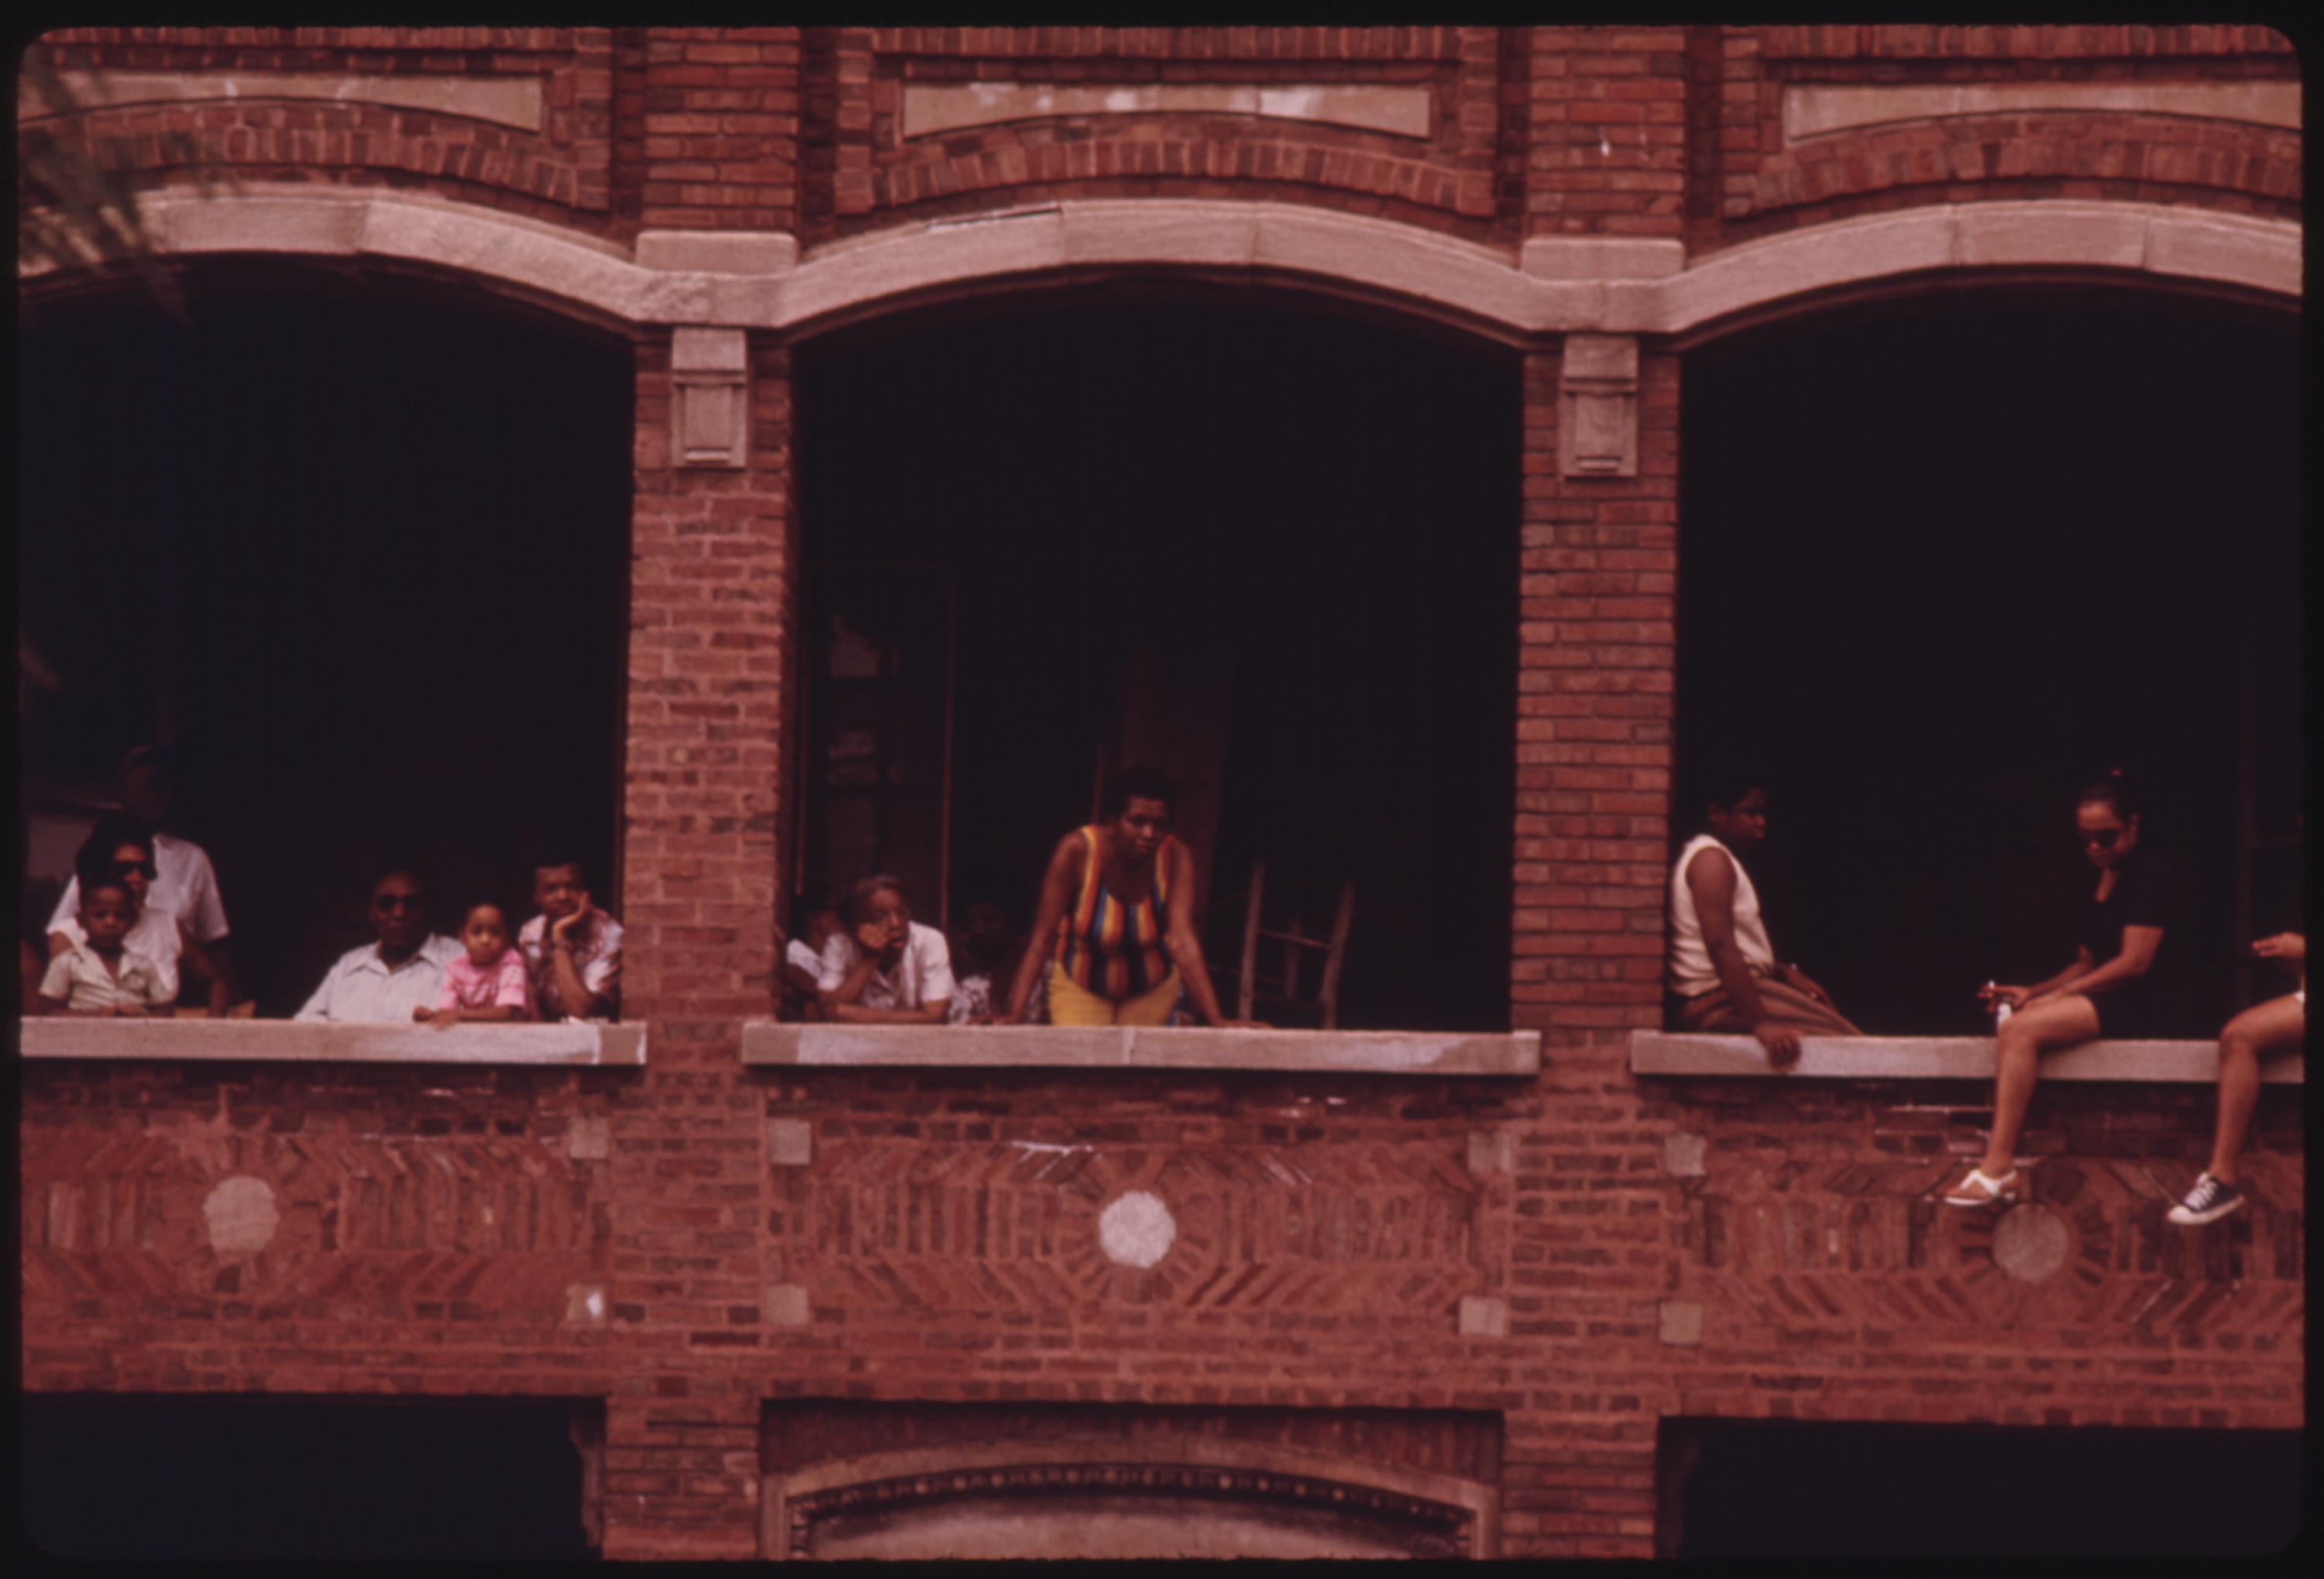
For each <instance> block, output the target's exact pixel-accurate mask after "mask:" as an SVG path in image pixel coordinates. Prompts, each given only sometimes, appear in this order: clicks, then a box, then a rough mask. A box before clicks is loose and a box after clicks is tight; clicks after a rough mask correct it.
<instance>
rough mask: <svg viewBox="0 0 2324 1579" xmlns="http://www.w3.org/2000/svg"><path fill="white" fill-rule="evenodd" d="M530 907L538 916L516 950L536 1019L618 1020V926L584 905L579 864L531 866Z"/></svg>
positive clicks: (586, 895) (586, 899)
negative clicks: (527, 977) (527, 973)
mask: <svg viewBox="0 0 2324 1579" xmlns="http://www.w3.org/2000/svg"><path fill="white" fill-rule="evenodd" d="M532 902H533V903H534V904H537V905H539V907H540V914H539V915H538V916H535V917H534V918H533V919H531V920H530V921H527V922H526V923H525V924H524V930H522V931H521V932H519V933H518V934H517V946H519V947H521V948H522V949H523V950H524V962H525V968H526V969H527V970H528V971H530V973H531V975H532V1001H533V1002H534V1003H535V1004H536V1005H537V1006H538V1007H539V1010H540V1017H541V1018H542V1019H543V1020H593V1019H598V1018H604V1019H608V1020H612V1019H617V1018H619V1017H620V1013H621V993H622V924H621V923H620V922H619V921H616V920H614V919H613V917H611V916H609V915H607V914H606V913H605V912H604V911H603V910H599V909H598V908H597V907H596V906H595V905H593V904H591V903H590V902H589V890H588V886H587V885H586V883H584V882H582V879H581V863H579V862H577V861H566V862H562V863H558V864H557V865H554V866H536V867H534V868H533V871H532Z"/></svg>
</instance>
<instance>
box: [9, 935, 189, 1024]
mask: <svg viewBox="0 0 2324 1579" xmlns="http://www.w3.org/2000/svg"><path fill="white" fill-rule="evenodd" d="M41 996H42V997H43V998H61V999H63V1000H64V1003H65V1007H66V1008H68V1009H74V1010H78V1011H82V1012H84V1013H86V1012H88V1011H91V1010H96V1009H110V1008H113V1007H114V1006H115V1004H134V1005H135V1006H136V1007H138V1008H141V1009H159V1008H161V1007H162V1006H163V1005H164V1004H166V1003H168V1002H170V999H169V997H168V996H166V995H164V994H163V993H162V991H161V971H160V970H159V969H157V968H156V967H155V965H154V964H153V962H152V960H150V959H148V958H146V957H145V956H143V955H142V954H140V953H138V952H137V951H136V950H135V949H134V948H130V947H127V946H124V947H123V948H122V950H121V974H118V975H115V974H114V973H113V972H111V971H109V970H107V969H106V968H105V962H104V961H103V960H101V959H99V958H98V957H97V951H96V950H95V949H93V948H91V947H89V946H88V944H86V943H76V944H74V945H73V946H71V947H70V948H69V949H67V950H66V951H65V952H64V953H62V954H60V955H59V956H56V957H55V958H54V959H52V960H51V961H49V968H48V974H45V975H43V976H42V978H41Z"/></svg>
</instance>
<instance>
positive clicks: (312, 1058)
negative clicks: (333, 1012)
mask: <svg viewBox="0 0 2324 1579" xmlns="http://www.w3.org/2000/svg"><path fill="white" fill-rule="evenodd" d="M18 1027H19V1030H18V1038H17V1041H18V1048H19V1050H20V1052H21V1054H22V1056H23V1057H26V1058H157V1059H168V1060H171V1061H172V1062H188V1063H240V1062H245V1061H255V1062H264V1063H309V1064H561V1065H638V1064H643V1063H644V1062H645V1061H646V1028H645V1027H644V1026H643V1025H642V1024H630V1025H613V1024H604V1023H595V1022H593V1023H590V1024H586V1025H456V1026H454V1027H453V1028H452V1029H451V1030H437V1029H436V1028H435V1027H433V1026H427V1025H318V1024H308V1023H300V1022H294V1021H291V1020H81V1019H75V1018H73V1017H70V1016H67V1015H40V1016H36V1017H33V1018H31V1019H26V1020H20V1021H18Z"/></svg>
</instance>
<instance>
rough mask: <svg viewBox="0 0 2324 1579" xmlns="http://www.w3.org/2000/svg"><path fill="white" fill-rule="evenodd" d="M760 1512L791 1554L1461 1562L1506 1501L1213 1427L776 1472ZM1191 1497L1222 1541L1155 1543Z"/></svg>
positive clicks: (1490, 1544)
mask: <svg viewBox="0 0 2324 1579" xmlns="http://www.w3.org/2000/svg"><path fill="white" fill-rule="evenodd" d="M1190 1507H1191V1508H1197V1509H1201V1510H1204V1512H1203V1517H1202V1519H1201V1522H1202V1523H1203V1524H1204V1525H1206V1526H1209V1525H1215V1526H1217V1527H1218V1528H1214V1529H1211V1530H1208V1531H1207V1532H1206V1533H1207V1534H1208V1535H1209V1537H1210V1539H1211V1540H1213V1541H1214V1542H1219V1543H1222V1549H1217V1550H1195V1549H1194V1542H1193V1541H1192V1540H1190V1541H1189V1542H1188V1545H1187V1547H1185V1548H1184V1549H1182V1550H1180V1551H1170V1552H1166V1551H1163V1550H1160V1549H1157V1548H1155V1547H1151V1546H1148V1545H1147V1544H1145V1543H1148V1542H1150V1541H1152V1540H1154V1539H1156V1538H1164V1539H1167V1538H1170V1537H1167V1536H1164V1535H1163V1533H1162V1530H1161V1528H1157V1527H1159V1526H1163V1525H1167V1524H1170V1523H1178V1522H1180V1521H1183V1520H1185V1518H1186V1515H1187V1513H1188V1511H1189V1509H1190ZM761 1510H762V1512H761V1520H762V1522H761V1534H760V1539H761V1555H762V1556H769V1557H779V1558H781V1557H788V1558H792V1559H800V1558H815V1557H872V1558H877V1557H891V1556H894V1557H903V1556H933V1555H936V1554H937V1553H939V1552H940V1553H941V1554H942V1555H944V1556H962V1555H966V1550H968V1549H974V1550H976V1551H977V1553H978V1555H981V1556H1019V1557H1044V1556H1107V1557H1130V1556H1179V1555H1185V1556H1270V1557H1318V1556H1382V1557H1386V1556H1421V1557H1439V1558H1462V1557H1489V1556H1493V1555H1494V1554H1495V1552H1496V1550H1497V1548H1498V1546H1499V1511H1500V1498H1499V1492H1498V1491H1497V1490H1496V1489H1495V1488H1494V1487H1491V1486H1488V1485H1485V1484H1482V1483H1480V1482H1474V1481H1469V1480H1463V1479H1460V1478H1458V1477H1456V1476H1452V1475H1444V1474H1428V1473H1420V1472H1418V1471H1414V1470H1409V1469H1401V1468H1389V1467H1388V1466H1386V1465H1383V1464H1372V1463H1369V1462H1367V1461H1363V1460H1359V1459H1353V1458H1347V1457H1343V1456H1341V1455H1338V1454H1323V1453H1315V1452H1310V1451H1305V1450H1301V1449H1296V1448H1289V1447H1283V1446H1277V1445H1260V1444H1254V1443H1246V1442H1234V1441H1228V1440H1223V1439H1219V1438H1215V1437H1205V1438H1202V1439H1199V1440H1191V1439H1182V1440H1178V1441H1169V1440H1161V1441H1137V1440H1111V1441H1103V1442H1100V1441H1090V1440H1069V1441H1055V1440H1049V1441H1027V1442H1023V1443H1018V1444H1008V1443H1000V1444H991V1445H979V1446H975V1447H968V1448H958V1447H954V1448H933V1449H922V1450H913V1451H905V1452H899V1453H882V1454H871V1455H868V1456H866V1457H862V1458H856V1459H850V1460H846V1461H844V1462H835V1463H829V1464H816V1465H814V1466H812V1467H810V1468H807V1469H805V1470H802V1471H799V1472H797V1473H792V1474H790V1475H788V1476H770V1477H769V1483H768V1485H767V1487H766V1491H765V1492H764V1494H763V1496H762V1499H761ZM1101 1514H1111V1516H1112V1517H1111V1519H1099V1518H1095V1517H1093V1516H1094V1515H1101ZM937 1521H941V1523H942V1524H943V1526H944V1528H943V1531H942V1544H941V1545H939V1546H933V1547H927V1548H923V1547H921V1546H920V1545H919V1538H925V1537H920V1532H919V1530H918V1529H916V1528H915V1527H916V1526H925V1525H927V1524H929V1523H931V1522H937ZM1181 1527H1182V1528H1183V1524H1182V1526H1181ZM916 1537H919V1538H916ZM1224 1547H1233V1548H1234V1549H1231V1550H1229V1549H1223V1548H1224Z"/></svg>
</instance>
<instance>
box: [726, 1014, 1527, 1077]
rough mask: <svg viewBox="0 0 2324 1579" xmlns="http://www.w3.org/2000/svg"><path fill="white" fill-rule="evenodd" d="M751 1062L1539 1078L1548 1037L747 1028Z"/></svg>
mask: <svg viewBox="0 0 2324 1579" xmlns="http://www.w3.org/2000/svg"><path fill="white" fill-rule="evenodd" d="M742 1062H744V1063H745V1064H771V1065H783V1066H788V1067H832V1068H879V1067H899V1068H964V1069H1029V1068H1049V1069H1268V1070H1275V1069H1311V1070H1333V1071H1338V1072H1340V1073H1343V1074H1351V1075H1533V1074H1536V1073H1538V1072H1539V1071H1540V1069H1541V1033H1540V1032H1539V1031H1535V1030H1523V1031H1491V1032H1472V1031H1434V1030H1194V1029H1187V1030H1142V1029H1141V1030H1130V1029H1126V1028H1125V1029H1116V1028H1112V1027H1103V1028H1098V1029H1092V1030H1084V1029H1081V1028H1078V1027H1073V1026H1058V1025H1028V1026H918V1025H860V1026H859V1025H821V1024H811V1025H796V1024H776V1023H774V1022H771V1021H767V1020H757V1021H752V1022H748V1023H745V1024H744V1025H743V1027H742Z"/></svg>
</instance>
